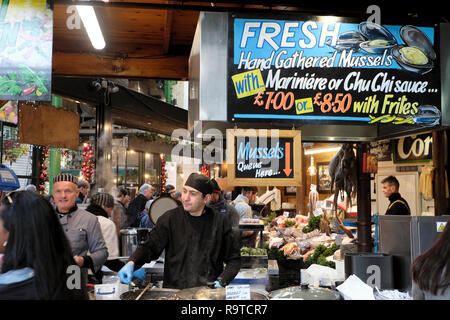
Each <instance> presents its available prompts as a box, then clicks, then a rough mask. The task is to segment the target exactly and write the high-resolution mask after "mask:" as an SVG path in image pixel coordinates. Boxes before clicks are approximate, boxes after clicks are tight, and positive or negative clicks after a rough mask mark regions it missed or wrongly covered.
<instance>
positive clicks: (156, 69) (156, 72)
mask: <svg viewBox="0 0 450 320" xmlns="http://www.w3.org/2000/svg"><path fill="white" fill-rule="evenodd" d="M188 60H189V57H188V56H160V57H148V58H144V57H141V58H134V57H131V58H120V57H117V58H113V57H109V56H102V55H98V54H97V55H96V54H89V53H62V52H54V53H53V65H52V69H53V70H52V71H53V75H54V76H82V77H85V76H86V77H120V78H152V79H172V80H186V79H187V78H188Z"/></svg>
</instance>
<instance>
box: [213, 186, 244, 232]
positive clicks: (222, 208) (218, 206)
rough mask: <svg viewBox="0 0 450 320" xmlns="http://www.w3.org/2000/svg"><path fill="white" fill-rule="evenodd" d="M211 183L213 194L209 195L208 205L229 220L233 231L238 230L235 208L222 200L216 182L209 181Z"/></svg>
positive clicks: (237, 215)
mask: <svg viewBox="0 0 450 320" xmlns="http://www.w3.org/2000/svg"><path fill="white" fill-rule="evenodd" d="M211 183H212V185H213V193H212V194H211V200H210V202H209V203H208V205H209V206H210V207H211V208H213V209H214V210H216V211H217V212H219V213H221V214H223V215H224V216H225V217H227V218H228V219H229V220H230V223H231V227H232V228H233V229H235V230H238V229H239V220H240V216H239V213H238V212H237V210H236V208H235V207H233V206H232V205H230V204H228V203H227V201H226V200H225V199H224V197H223V196H222V191H221V190H220V187H219V184H218V183H217V181H216V180H215V179H211Z"/></svg>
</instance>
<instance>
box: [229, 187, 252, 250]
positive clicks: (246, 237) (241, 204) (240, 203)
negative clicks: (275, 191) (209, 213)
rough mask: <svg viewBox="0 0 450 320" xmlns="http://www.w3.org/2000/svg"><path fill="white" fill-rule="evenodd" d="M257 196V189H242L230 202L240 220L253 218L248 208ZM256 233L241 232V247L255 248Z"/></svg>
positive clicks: (250, 208) (250, 209)
mask: <svg viewBox="0 0 450 320" xmlns="http://www.w3.org/2000/svg"><path fill="white" fill-rule="evenodd" d="M257 195H258V188H257V187H242V191H241V194H240V195H238V196H237V197H236V199H234V201H232V202H231V205H232V206H234V207H235V208H236V210H237V212H238V213H239V217H240V220H242V219H251V218H253V211H252V207H251V206H250V205H251V204H253V203H254V202H255V200H256V196H257ZM257 235H258V234H257V232H255V231H243V232H241V240H242V243H241V244H242V245H243V246H246V247H255V246H256V239H257Z"/></svg>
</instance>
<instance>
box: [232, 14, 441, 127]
mask: <svg viewBox="0 0 450 320" xmlns="http://www.w3.org/2000/svg"><path fill="white" fill-rule="evenodd" d="M327 21H328V20H327V18H326V17H324V18H320V19H319V18H317V19H316V20H314V21H312V20H307V21H295V20H289V21H288V20H270V19H260V18H259V19H254V18H240V17H236V16H232V17H230V24H229V25H230V30H229V34H230V40H229V42H230V46H229V56H230V59H229V61H230V62H229V65H228V74H229V77H228V80H227V81H228V84H227V86H228V120H229V121H236V122H237V121H254V120H257V121H261V120H262V119H269V120H274V119H275V120H281V121H283V120H285V121H289V122H292V121H296V122H297V121H298V122H321V123H334V124H348V123H360V124H376V123H391V124H411V125H416V126H418V125H421V126H435V125H438V124H439V120H440V116H441V112H440V90H439V88H440V75H439V66H438V57H437V55H436V53H435V49H434V46H435V44H434V41H435V37H436V31H435V28H434V27H416V26H410V25H404V26H395V25H378V24H374V23H371V22H362V23H342V22H327ZM334 21H336V19H335V20H334Z"/></svg>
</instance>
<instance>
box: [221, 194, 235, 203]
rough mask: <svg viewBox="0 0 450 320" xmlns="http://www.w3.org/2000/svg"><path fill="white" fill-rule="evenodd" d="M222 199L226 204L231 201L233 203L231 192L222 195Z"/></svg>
mask: <svg viewBox="0 0 450 320" xmlns="http://www.w3.org/2000/svg"><path fill="white" fill-rule="evenodd" d="M223 197H224V198H225V200H226V201H227V203H231V201H233V196H232V192H231V191H226V192H224V193H223Z"/></svg>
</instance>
